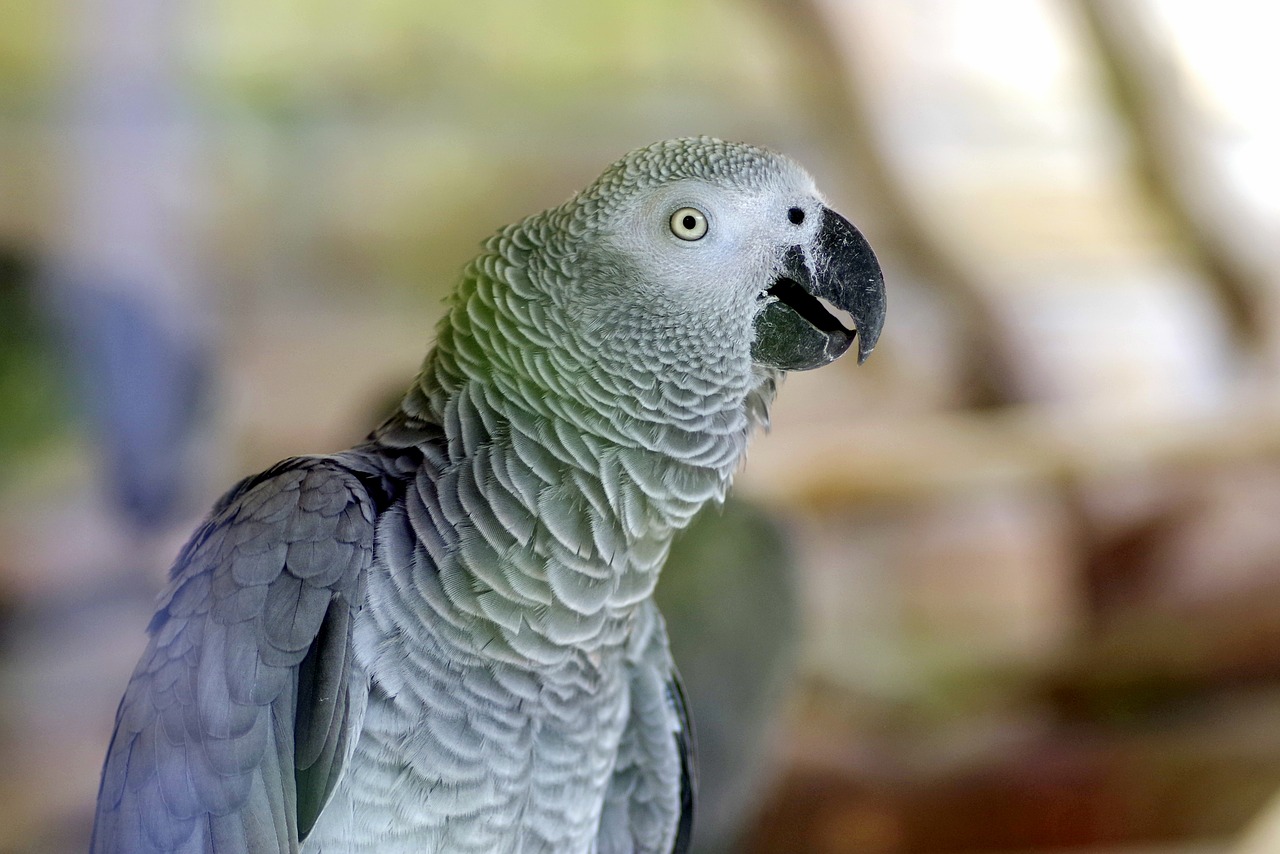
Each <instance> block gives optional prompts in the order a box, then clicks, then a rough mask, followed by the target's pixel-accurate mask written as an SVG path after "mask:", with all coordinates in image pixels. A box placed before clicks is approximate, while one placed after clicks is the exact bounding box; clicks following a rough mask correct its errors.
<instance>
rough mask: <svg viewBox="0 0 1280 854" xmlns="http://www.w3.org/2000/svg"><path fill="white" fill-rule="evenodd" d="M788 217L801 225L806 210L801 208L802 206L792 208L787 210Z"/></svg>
mask: <svg viewBox="0 0 1280 854" xmlns="http://www.w3.org/2000/svg"><path fill="white" fill-rule="evenodd" d="M787 219H789V220H791V221H792V222H793V223H795V224H796V225H799V224H800V223H802V222H804V211H802V210H800V208H792V209H791V210H789V211H787Z"/></svg>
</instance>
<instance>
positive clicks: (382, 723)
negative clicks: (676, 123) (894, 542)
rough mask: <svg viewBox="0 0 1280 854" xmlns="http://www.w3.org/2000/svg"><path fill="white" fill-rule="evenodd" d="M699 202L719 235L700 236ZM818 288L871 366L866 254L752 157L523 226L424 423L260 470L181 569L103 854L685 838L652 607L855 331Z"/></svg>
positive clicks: (623, 187)
mask: <svg viewBox="0 0 1280 854" xmlns="http://www.w3.org/2000/svg"><path fill="white" fill-rule="evenodd" d="M690 206H696V210H698V211H699V212H700V213H699V215H702V214H701V212H705V214H706V222H707V223H708V230H707V232H706V234H705V235H700V236H697V237H689V236H688V235H687V234H686V236H684V237H681V236H680V235H681V233H682V232H680V231H679V230H678V226H679V225H680V223H679V222H677V221H674V220H672V217H673V213H680V212H681V211H684V210H686V209H687V208H689V207H690ZM792 209H798V210H802V211H805V212H807V213H809V214H811V216H810V217H809V221H808V224H807V225H801V224H800V223H798V222H796V219H797V218H798V219H801V220H803V219H804V217H803V216H801V217H796V216H795V215H794V214H792V216H791V219H790V220H789V219H788V211H789V210H792ZM669 220H672V221H671V222H670V224H669V223H668V221H669ZM824 246H825V247H828V250H829V249H830V246H838V247H839V249H838V252H837V254H836V255H833V256H831V257H826V256H824V255H822V254H821V251H826V250H822V247H824ZM806 247H807V248H806ZM792 250H794V251H792ZM806 251H807V252H809V253H810V255H809V256H806V255H805V253H806ZM814 253H816V254H814ZM796 277H799V278H800V282H799V285H797V286H796V287H797V288H798V289H799V290H798V292H799V296H797V295H796V294H795V293H792V292H790V291H786V289H784V288H781V287H780V286H779V283H780V282H782V281H783V280H784V279H786V280H787V281H790V282H791V283H792V284H796V282H795V281H794V280H795V278H796ZM817 296H822V297H825V298H827V299H829V300H830V301H831V302H832V303H834V304H835V305H836V306H837V307H839V308H842V309H846V310H848V311H849V312H850V313H851V314H852V316H853V317H854V319H855V321H856V322H857V323H858V326H859V328H858V334H859V336H860V337H861V339H862V343H861V347H860V353H861V354H862V355H865V353H866V352H869V350H870V346H871V345H873V344H874V341H875V337H876V335H877V334H878V332H879V327H880V321H881V318H882V316H883V305H884V304H883V290H882V286H881V284H880V280H879V272H878V268H876V267H875V266H874V256H871V254H870V249H869V247H867V246H866V243H865V241H863V240H862V238H861V236H860V235H858V234H857V232H856V230H854V229H853V228H852V226H849V225H848V223H847V222H845V221H844V220H843V219H840V218H839V217H838V215H836V214H834V213H832V212H831V211H829V210H828V209H827V208H825V207H824V206H823V205H822V203H821V200H820V197H819V196H818V195H817V192H816V190H815V189H814V188H813V185H812V181H811V179H809V178H808V176H807V175H806V174H805V173H804V172H803V170H801V169H800V168H799V167H798V166H796V165H795V164H793V163H791V162H790V161H788V160H786V159H785V158H781V157H779V156H777V155H774V154H771V153H768V152H765V151H763V150H760V149H756V148H752V147H750V146H744V145H736V144H729V143H723V142H719V141H717V140H710V139H695V140H677V141H672V142H667V143H659V144H656V145H654V146H650V147H649V148H646V149H641V150H639V151H637V152H633V153H632V154H631V155H628V156H627V157H626V158H624V159H623V160H621V161H619V163H617V164H615V165H614V166H613V167H612V168H611V169H610V170H608V171H607V172H606V173H605V174H604V176H602V178H601V179H600V180H599V181H598V182H596V184H594V185H592V187H590V188H588V189H587V190H586V191H584V192H583V193H582V194H580V195H578V196H575V197H574V198H573V199H571V200H570V201H568V202H566V203H565V204H564V205H562V206H560V207H558V208H553V209H551V210H549V211H546V212H544V213H542V214H539V215H536V216H534V217H530V218H529V219H527V220H525V221H524V222H522V223H519V224H517V225H514V226H510V227H508V228H506V229H503V230H502V231H501V232H499V233H498V234H497V235H496V236H495V237H493V238H492V239H491V240H490V241H489V242H488V243H487V244H486V246H485V250H484V251H483V252H482V254H481V255H480V256H479V257H477V258H476V259H475V260H474V261H473V262H472V263H471V264H470V265H469V266H468V268H467V270H466V271H465V273H464V275H463V278H462V281H461V283H460V285H459V287H458V290H457V292H456V293H455V295H454V297H453V299H452V301H451V304H450V310H449V313H448V315H447V317H446V319H445V320H444V321H442V323H441V325H440V328H439V330H438V337H437V342H436V346H435V348H434V349H433V350H432V352H431V353H430V354H429V355H428V357H427V360H426V362H425V364H424V366H423V370H422V373H421V374H420V376H419V378H418V381H417V382H416V383H415V384H414V386H413V387H412V388H411V389H410V391H409V392H408V394H407V395H406V396H405V398H404V400H403V402H402V404H401V406H400V409H399V411H398V412H397V413H396V414H395V415H394V416H392V417H391V418H390V419H389V420H388V421H387V422H386V423H385V424H383V425H382V426H381V427H379V428H378V429H377V430H376V431H375V432H374V433H373V434H372V436H371V437H370V439H369V441H368V442H367V443H365V444H363V445H361V446H359V447H356V448H353V449H351V450H349V451H345V452H343V453H340V454H335V455H332V456H328V457H307V458H297V459H293V460H287V461H285V462H283V463H281V464H279V465H277V466H276V467H274V468H273V469H270V470H268V471H267V472H264V473H263V474H261V475H258V476H256V477H253V478H250V479H248V480H246V481H244V482H242V483H241V484H240V485H239V486H237V487H236V488H235V489H233V490H232V491H231V492H230V493H228V495H227V496H226V497H224V498H223V499H222V500H221V501H220V502H219V503H218V505H217V506H216V507H215V508H214V511H213V513H212V515H211V516H210V519H209V521H208V522H206V523H205V525H204V526H203V527H202V528H201V529H200V530H199V531H197V533H196V535H195V536H194V538H193V539H192V541H191V542H190V543H189V544H188V546H187V547H186V548H185V549H184V551H183V553H182V554H181V555H180V556H179V558H178V561H177V563H176V564H175V567H174V573H173V581H172V583H171V585H170V589H169V591H168V593H167V595H166V599H165V600H164V602H163V603H162V605H161V607H160V610H159V611H158V613H157V615H156V618H155V620H153V622H152V625H151V629H150V631H151V640H150V643H149V645H148V648H147V650H146V652H145V653H144V655H143V658H142V660H141V661H140V662H139V665H138V668H137V670H136V671H135V673H134V676H133V679H132V681H131V682H130V684H129V687H128V689H127V690H126V693H125V697H124V700H123V701H122V703H121V707H120V711H119V714H118V719H117V727H116V732H115V735H114V737H113V740H112V744H111V746H110V748H109V750H108V755H107V760H106V764H105V767H104V771H103V782H102V788H101V793H100V796H99V805H98V814H97V821H96V825H95V832H94V843H93V850H94V851H95V852H100V854H106V852H118V851H119V852H123V851H129V852H147V851H182V852H188V851H189V852H213V851H216V852H220V854H227V852H242V851H243V852H248V851H253V852H263V851H268V852H269V851H281V852H292V851H298V850H301V851H303V852H308V854H313V853H314V854H318V852H330V854H332V852H374V851H377V852H409V851H415V852H421V851H447V852H477V853H478V852H485V854H490V852H541V851H546V852H552V851H554V852H600V854H606V853H607V854H614V852H667V851H672V850H677V851H679V850H684V846H685V845H686V844H687V840H688V836H689V833H690V822H691V820H692V798H693V788H694V786H693V781H694V772H693V767H692V751H691V747H690V745H691V733H690V728H689V722H688V714H687V710H686V709H685V708H684V701H683V693H682V691H681V690H680V687H679V683H678V680H677V677H676V674H675V668H674V665H673V663H672V661H671V656H670V653H669V651H668V649H667V641H666V633H665V629H664V627H663V624H662V618H661V616H660V615H659V613H658V611H657V609H656V607H655V606H654V605H653V602H652V598H651V594H652V592H653V587H654V584H655V583H656V582H657V578H658V572H659V570H660V568H661V566H662V563H663V561H664V559H665V557H666V553H667V549H668V547H669V545H670V542H671V538H672V536H673V534H674V533H675V532H676V531H677V530H679V529H680V528H682V527H684V526H685V525H686V524H687V523H688V522H689V520H690V519H691V518H692V516H693V514H694V513H696V512H697V510H698V509H699V508H700V507H702V506H703V505H704V504H705V503H707V502H708V501H719V500H722V499H723V497H724V495H725V491H726V490H727V489H728V486H729V483H730V480H731V479H732V475H733V473H734V471H735V470H736V468H737V466H738V465H739V463H740V461H741V459H742V456H743V453H744V452H745V449H746V442H747V438H748V436H749V434H750V433H751V432H752V430H753V429H754V428H755V427H758V426H761V425H762V424H763V423H765V420H766V419H767V413H768V408H769V404H770V402H771V401H772V398H773V394H774V391H775V388H776V384H777V380H778V378H779V376H780V374H781V370H783V369H786V368H793V367H794V368H800V367H812V366H815V365H816V364H820V363H825V362H826V361H830V360H831V359H834V358H835V357H837V356H838V355H840V353H842V352H844V350H845V349H846V348H848V347H849V346H850V344H851V343H852V341H853V338H854V334H853V331H852V330H849V329H847V328H844V327H842V326H840V324H839V323H836V322H835V321H834V319H833V317H834V316H832V315H826V317H827V320H829V321H831V323H832V324H834V325H830V324H826V323H825V322H824V321H823V320H822V319H821V318H818V319H817V323H816V325H815V323H814V316H813V312H814V311H815V309H814V305H818V304H819V303H818V302H817V300H816V299H815V297H817ZM806 297H807V298H808V299H809V300H810V301H811V302H810V303H804V302H802V301H803V299H805V298H806ZM779 306H782V307H781V308H779ZM817 311H818V312H819V313H821V312H822V311H824V309H820V308H819V309H817ZM787 312H791V313H793V314H796V315H797V316H799V317H802V318H803V317H806V316H807V317H808V318H809V319H808V320H806V321H804V322H803V323H801V324H799V325H797V324H796V323H792V322H791V321H790V319H789V316H788V315H787ZM806 313H807V314H806ZM780 318H781V319H780ZM763 320H767V321H768V322H763ZM824 326H829V327H830V328H823V327H824ZM779 330H781V331H779ZM766 339H767V340H766Z"/></svg>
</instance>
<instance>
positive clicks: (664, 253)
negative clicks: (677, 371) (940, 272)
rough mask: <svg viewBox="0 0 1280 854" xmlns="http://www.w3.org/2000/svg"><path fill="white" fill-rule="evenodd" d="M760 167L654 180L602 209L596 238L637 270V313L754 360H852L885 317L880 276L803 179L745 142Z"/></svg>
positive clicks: (792, 364)
mask: <svg viewBox="0 0 1280 854" xmlns="http://www.w3.org/2000/svg"><path fill="white" fill-rule="evenodd" d="M752 151H753V153H758V155H757V156H760V157H763V158H769V159H766V160H765V161H764V162H765V165H766V166H767V168H763V169H759V170H758V171H756V172H753V173H752V174H751V175H750V179H749V180H735V176H734V175H733V174H732V172H731V171H730V170H726V172H724V173H715V172H711V173H710V174H704V175H698V176H679V177H674V178H669V179H666V180H660V181H653V182H650V183H648V184H646V185H645V186H642V187H639V188H636V189H635V190H634V191H633V192H631V193H629V194H627V195H626V196H625V197H624V199H623V200H622V201H621V202H620V203H618V204H617V206H616V207H615V208H614V209H613V210H612V211H611V212H610V216H609V217H608V218H607V223H608V225H607V227H606V228H605V238H606V239H605V244H606V245H607V246H608V247H609V250H610V253H611V254H613V256H614V257H615V258H625V259H626V260H627V262H629V263H628V264H627V266H632V267H633V268H634V269H635V271H636V272H635V275H634V276H633V277H629V278H630V279H631V281H632V285H631V286H630V287H631V289H632V290H633V293H632V294H631V296H639V300H638V303H637V304H633V306H635V305H638V310H639V311H644V312H658V313H661V314H662V315H663V317H664V320H665V321H666V322H669V321H670V319H671V318H672V317H678V318H679V320H680V322H681V323H682V324H683V325H684V326H685V327H686V328H688V329H690V330H692V331H695V332H696V333H697V334H699V335H702V336H704V337H705V336H708V335H711V336H713V337H715V338H717V339H721V340H727V341H729V342H731V343H735V344H737V345H739V346H740V347H741V348H742V349H743V351H748V350H749V353H750V358H751V361H752V362H754V363H755V364H758V365H762V366H766V367H771V368H779V369H782V370H807V369H810V368H816V367H820V366H822V365H825V364H828V363H830V362H832V361H834V360H835V359H837V358H838V357H839V356H841V355H842V354H843V353H844V352H845V351H846V350H848V349H849V347H850V346H851V345H852V344H853V342H854V340H855V338H857V340H858V343H859V346H858V360H859V362H861V361H863V360H864V359H866V357H867V356H868V355H869V354H870V353H871V350H872V349H873V348H874V347H875V344H876V340H877V338H878V337H879V334H880V328H881V325H882V324H883V321H884V312H885V293H884V280H883V277H882V275H881V271H880V266H879V264H878V263H877V261H876V257H875V254H874V253H873V252H872V250H871V247H870V245H869V244H868V243H867V241H866V240H865V238H863V236H862V235H861V233H860V232H859V231H858V230H857V229H856V228H854V226H853V225H851V224H850V223H849V221H848V220H846V219H845V218H844V217H842V216H840V215H839V214H838V213H836V212H835V211H833V210H831V209H830V208H829V207H827V206H826V204H825V203H824V201H823V200H822V197H821V196H820V194H819V193H818V191H817V188H816V187H815V186H814V183H813V180H812V178H810V177H809V175H808V174H807V173H805V172H804V170H803V169H801V168H800V167H799V166H797V165H795V164H794V163H792V162H791V161H789V160H786V159H785V158H782V157H778V156H776V155H771V154H768V153H767V152H760V151H759V150H758V149H752Z"/></svg>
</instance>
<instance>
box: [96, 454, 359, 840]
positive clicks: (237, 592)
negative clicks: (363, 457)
mask: <svg viewBox="0 0 1280 854" xmlns="http://www.w3.org/2000/svg"><path fill="white" fill-rule="evenodd" d="M375 516H376V508H375V503H374V500H373V498H371V497H370V493H369V491H368V489H366V487H365V485H364V483H362V481H361V479H360V478H359V477H358V476H357V475H356V474H355V473H353V472H352V471H351V470H349V469H347V468H345V467H343V465H342V464H341V463H340V462H339V461H338V460H337V459H336V458H332V457H329V458H326V457H298V458H294V459H290V460H285V461H284V462H282V463H279V464H278V465H276V466H274V467H273V468H271V469H268V470H267V471H265V472H263V473H262V474H259V475H256V476H254V477H251V478H248V479H246V480H244V481H242V482H241V483H240V484H239V485H237V486H236V487H235V488H233V489H232V490H231V491H230V492H229V493H227V495H225V496H224V497H223V498H222V499H221V500H220V501H219V502H218V504H217V505H216V506H215V507H214V509H213V512H212V513H211V514H210V517H209V519H208V521H206V522H205V524H204V525H203V526H202V527H201V528H200V529H199V530H198V531H197V532H196V534H195V536H194V537H192V539H191V540H190V542H188V543H187V545H186V547H185V548H184V549H183V551H182V553H181V554H180V555H179V557H178V560H177V563H176V564H175V566H174V570H173V578H172V582H171V585H170V588H169V591H168V594H167V597H166V599H165V601H163V603H162V604H161V607H160V609H159V610H158V612H157V613H156V616H155V618H154V619H153V620H152V623H151V626H150V628H149V632H150V635H151V637H150V641H149V643H148V646H147V649H146V651H145V652H144V653H143V655H142V659H141V661H139V663H138V667H137V669H136V670H135V671H134V674H133V677H132V679H131V680H130V682H129V686H128V688H127V690H126V691H125V695H124V699H123V700H122V701H121V703H120V709H119V711H118V712H117V714H116V728H115V733H114V735H113V737H112V740H111V746H110V748H109V749H108V751H107V759H106V764H105V766H104V769H103V776H102V784H101V788H100V790H99V794H98V811H97V816H96V820H95V826H94V835H93V843H92V851H93V852H95V854H116V852H119V854H125V852H128V854H145V852H161V851H164V852H192V854H195V852H202V854H213V852H217V854H242V852H243V854H249V852H253V854H267V852H296V851H297V850H298V845H299V839H300V838H302V837H305V836H306V834H307V832H308V831H309V830H310V829H311V826H312V825H313V824H314V823H315V819H316V817H317V816H318V815H319V812H320V809H321V808H322V807H323V806H324V804H325V801H326V800H327V798H328V796H329V795H330V794H331V793H332V791H333V788H334V786H335V785H336V784H337V781H338V779H339V777H340V776H341V774H342V770H343V765H344V764H345V762H346V761H347V759H348V757H349V755H350V748H351V747H352V744H351V743H350V738H351V736H352V734H353V733H355V732H358V730H359V721H360V719H361V717H362V716H363V714H364V707H365V703H366V700H367V697H368V688H367V685H364V684H355V685H353V684H352V680H351V658H352V650H351V625H352V617H353V615H354V613H355V612H356V611H357V610H358V609H359V608H360V603H361V601H362V599H363V588H364V580H365V575H366V572H367V570H368V568H369V565H370V562H371V560H372V557H373V551H374V518H375ZM357 681H359V680H357Z"/></svg>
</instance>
